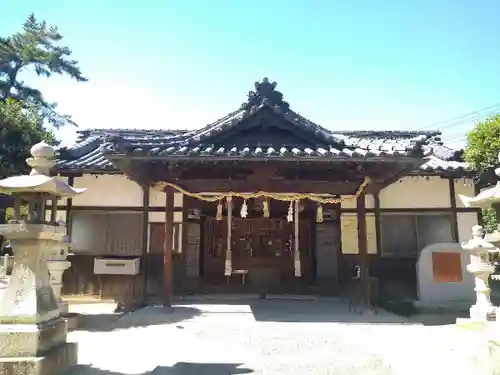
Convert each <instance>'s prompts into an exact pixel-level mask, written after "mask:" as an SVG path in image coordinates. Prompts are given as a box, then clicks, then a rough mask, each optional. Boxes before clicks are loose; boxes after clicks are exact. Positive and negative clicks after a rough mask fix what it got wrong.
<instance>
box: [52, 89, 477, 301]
mask: <svg viewBox="0 0 500 375" xmlns="http://www.w3.org/2000/svg"><path fill="white" fill-rule="evenodd" d="M165 127H168V124H166V126H165ZM335 128H336V126H335ZM335 128H328V127H322V126H320V125H318V124H316V123H314V122H312V121H311V120H309V119H308V118H306V117H304V116H302V115H299V114H298V113H297V112H295V111H294V110H293V109H292V108H291V107H290V105H289V104H288V103H287V102H285V101H284V100H283V95H282V94H281V93H280V92H279V91H277V90H276V83H274V82H271V81H269V80H267V79H264V80H263V81H262V82H257V83H256V84H255V89H254V91H251V92H250V93H249V94H248V97H247V98H246V101H245V102H244V103H243V104H242V105H241V106H239V107H238V108H237V109H236V110H235V111H233V112H231V113H229V114H228V115H224V116H223V117H221V118H220V119H218V120H216V121H215V122H213V123H211V124H210V125H207V126H204V127H201V128H199V129H195V130H185V131H183V130H167V129H162V130H142V129H95V130H84V131H79V139H78V141H77V143H76V144H75V145H74V146H72V147H67V148H62V149H60V151H59V159H58V163H57V166H56V169H55V170H54V173H56V174H58V175H59V176H61V178H64V179H67V182H68V183H69V184H70V185H72V186H74V187H85V188H88V190H87V192H86V193H85V194H82V195H81V196H77V197H75V198H73V199H68V200H67V201H61V204H60V205H59V206H58V217H59V219H60V220H62V221H65V222H67V224H68V225H67V227H68V231H69V235H70V237H71V239H72V241H73V245H72V248H71V254H72V255H71V256H70V257H69V260H70V261H71V262H72V266H71V268H70V269H69V270H68V271H66V273H65V275H64V289H63V292H64V293H65V294H67V295H75V294H88V295H94V296H99V297H101V298H106V299H107V298H112V299H115V300H128V301H134V300H138V299H143V298H145V297H147V298H148V299H160V300H169V299H170V298H171V296H172V295H175V294H185V293H190V294H191V293H206V292H209V293H215V292H221V293H236V292H237V293H324V294H336V293H340V292H342V288H343V286H344V285H345V283H346V282H347V281H348V280H349V279H350V278H351V277H352V270H353V267H354V266H355V265H357V266H359V273H360V277H361V278H362V279H366V278H367V277H368V275H370V276H371V277H375V278H377V279H378V280H379V284H380V288H381V290H382V291H383V290H385V289H384V288H386V289H387V288H389V287H390V286H391V285H399V286H404V288H406V289H405V290H406V292H407V293H409V294H410V295H411V294H412V293H414V290H415V277H416V276H415V275H416V274H415V263H416V261H417V259H418V254H419V252H420V250H421V249H423V248H424V247H425V246H427V245H429V244H432V243H438V242H458V241H465V240H467V239H468V238H469V236H470V228H471V227H472V226H473V225H474V224H477V220H478V212H477V210H476V209H471V208H466V207H464V206H463V205H462V204H461V202H460V200H459V199H457V197H458V195H459V194H463V195H467V196H474V195H475V194H476V192H475V186H474V177H475V176H474V174H473V173H472V172H471V171H469V170H468V169H467V167H466V164H465V163H463V161H462V159H461V153H460V152H458V151H455V150H452V149H450V148H448V147H446V146H445V145H443V142H442V141H441V139H440V133H439V132H436V131H378V130H377V131H376V130H373V131H372V130H367V131H356V130H352V131H341V130H336V129H335Z"/></svg>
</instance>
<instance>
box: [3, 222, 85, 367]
mask: <svg viewBox="0 0 500 375" xmlns="http://www.w3.org/2000/svg"><path fill="white" fill-rule="evenodd" d="M0 233H3V234H4V235H5V236H6V237H7V238H8V239H9V240H10V241H11V243H12V248H13V251H14V257H15V258H14V259H15V260H14V268H13V270H12V276H11V277H10V282H9V284H8V286H7V288H6V289H5V291H4V293H3V296H2V299H1V300H0V374H2V375H28V374H29V375H59V374H63V373H64V372H65V371H67V370H69V369H70V368H71V367H73V366H75V365H76V363H77V349H76V344H70V343H67V342H66V336H67V327H66V322H65V320H64V319H62V318H61V317H60V313H59V308H58V306H57V302H56V299H55V297H54V292H53V290H52V287H51V284H50V280H49V270H48V268H47V262H46V261H45V259H44V256H43V254H44V251H45V250H46V249H47V248H49V247H55V246H59V244H60V241H61V238H62V237H63V236H64V235H65V230H64V228H59V227H57V226H52V225H44V224H7V225H0Z"/></svg>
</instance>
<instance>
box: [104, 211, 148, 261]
mask: <svg viewBox="0 0 500 375" xmlns="http://www.w3.org/2000/svg"><path fill="white" fill-rule="evenodd" d="M141 233H142V214H141V213H126V214H110V215H109V222H108V230H107V241H106V252H105V254H106V255H113V256H116V255H125V256H127V255H137V256H140V255H141V253H142V251H141V250H142V249H141V244H142V236H141Z"/></svg>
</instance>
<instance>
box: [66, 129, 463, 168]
mask: <svg viewBox="0 0 500 375" xmlns="http://www.w3.org/2000/svg"><path fill="white" fill-rule="evenodd" d="M79 133H80V136H81V135H82V132H79ZM85 133H86V134H87V138H83V137H82V138H81V139H80V142H78V143H76V144H75V145H74V146H73V147H71V148H68V149H61V151H60V158H59V159H60V160H59V162H58V169H61V170H99V171H106V170H109V171H115V170H116V169H115V167H114V166H113V164H112V163H111V162H110V161H109V160H108V159H107V158H106V156H105V155H104V152H105V150H106V148H107V147H109V144H107V138H108V137H109V135H107V134H105V133H102V131H101V130H100V129H98V130H96V131H95V133H94V132H93V131H90V130H86V131H85ZM343 133H344V134H347V132H338V133H336V134H339V135H344V134H343ZM113 134H117V135H118V136H120V137H121V138H123V139H125V140H126V141H129V142H130V143H131V144H133V145H134V144H137V145H138V146H139V145H141V146H142V145H143V144H155V145H156V147H153V148H151V149H150V150H153V152H154V148H158V149H162V148H161V146H160V145H159V144H161V142H162V141H160V140H165V139H166V137H171V136H172V133H169V132H168V131H165V130H156V131H143V130H137V131H133V130H130V129H113ZM357 134H358V132H356V131H350V132H349V136H346V138H345V141H346V144H352V145H360V144H363V143H367V142H374V144H385V145H386V146H388V145H389V144H391V143H390V142H388V139H390V138H391V137H392V141H395V142H397V140H398V139H402V138H403V139H404V138H406V139H411V138H413V137H414V134H415V132H394V131H388V132H380V131H378V132H363V131H359V136H356V135H357ZM369 134H371V136H369ZM434 134H435V135H434V136H429V137H427V138H426V142H425V144H424V145H423V148H424V149H425V152H426V154H428V156H427V157H425V159H426V160H427V161H426V162H425V163H424V164H423V165H422V166H421V167H420V170H421V171H422V172H431V173H439V172H451V171H455V172H462V171H463V172H465V171H467V167H466V164H465V163H463V162H461V161H460V160H461V159H460V155H461V153H460V152H459V151H455V150H453V149H450V148H448V147H446V146H444V145H443V144H442V142H441V141H440V140H439V138H438V134H437V133H434ZM359 149H360V150H363V149H362V148H361V147H359ZM355 150H356V148H355ZM169 151H171V149H169V148H168V147H167V148H165V149H163V152H169ZM180 151H183V150H182V149H181V150H180ZM349 151H350V149H347V148H346V151H344V152H345V153H346V155H347V154H348V152H349ZM184 152H186V153H189V152H191V154H194V153H196V152H197V153H199V154H200V155H203V154H207V153H211V154H214V155H218V154H219V155H222V154H226V153H227V154H229V155H233V154H238V153H239V152H241V153H242V154H243V155H245V154H255V155H264V154H266V155H267V154H270V155H278V154H279V155H286V153H287V152H289V154H290V155H295V154H300V155H309V154H315V155H318V156H320V155H322V154H323V153H325V152H329V153H332V152H335V151H333V150H332V151H331V150H327V149H323V148H319V149H316V150H312V149H305V150H298V149H293V148H292V149H290V150H289V149H287V148H280V149H277V150H275V149H269V148H262V147H260V148H259V147H256V148H252V149H250V148H248V149H246V148H243V149H241V150H240V149H237V148H233V149H230V150H225V149H223V150H222V149H217V150H215V149H210V147H207V148H206V149H202V148H199V149H196V147H194V148H193V149H190V150H186V151H184ZM352 152H353V153H354V152H359V155H360V156H362V154H361V152H360V151H352ZM161 153H162V151H160V152H159V153H158V155H161Z"/></svg>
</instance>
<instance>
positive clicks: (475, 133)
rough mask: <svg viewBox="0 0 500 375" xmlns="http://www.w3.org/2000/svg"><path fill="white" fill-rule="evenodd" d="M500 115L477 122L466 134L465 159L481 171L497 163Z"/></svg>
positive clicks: (499, 141)
mask: <svg viewBox="0 0 500 375" xmlns="http://www.w3.org/2000/svg"><path fill="white" fill-rule="evenodd" d="M499 152H500V115H496V116H493V117H491V118H489V119H487V120H484V121H481V122H479V123H478V124H477V125H476V127H475V128H474V129H473V130H472V131H471V132H469V134H468V136H467V147H466V149H465V152H464V159H465V161H466V162H467V163H468V164H469V165H470V166H471V167H472V168H473V169H474V170H476V171H478V172H479V173H482V172H484V171H486V170H488V169H491V168H492V167H494V166H496V165H498V164H499V161H498V153H499Z"/></svg>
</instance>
